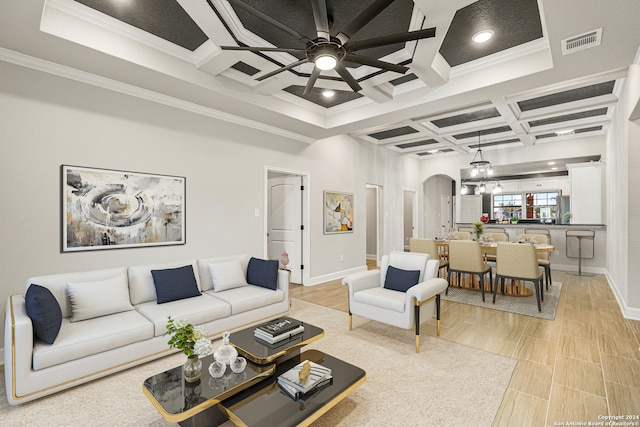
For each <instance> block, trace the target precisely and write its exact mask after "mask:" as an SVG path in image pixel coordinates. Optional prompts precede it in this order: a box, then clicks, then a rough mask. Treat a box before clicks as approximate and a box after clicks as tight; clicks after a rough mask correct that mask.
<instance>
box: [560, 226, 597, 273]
mask: <svg viewBox="0 0 640 427" xmlns="http://www.w3.org/2000/svg"><path fill="white" fill-rule="evenodd" d="M595 236H596V232H595V231H593V230H567V231H566V232H565V237H566V239H567V244H566V253H567V258H576V257H575V255H569V238H573V239H578V272H577V273H575V272H567V274H571V275H574V276H593V274H591V273H583V272H582V260H583V259H593V256H594V252H595V249H594V247H593V244H592V245H591V256H589V257H583V256H582V241H583V240H584V239H587V240H591V242H593V241H594V238H595Z"/></svg>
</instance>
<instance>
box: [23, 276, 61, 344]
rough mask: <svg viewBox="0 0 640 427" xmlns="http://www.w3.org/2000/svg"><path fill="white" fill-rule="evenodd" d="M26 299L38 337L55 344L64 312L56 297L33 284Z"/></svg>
mask: <svg viewBox="0 0 640 427" xmlns="http://www.w3.org/2000/svg"><path fill="white" fill-rule="evenodd" d="M24 298H25V305H26V308H27V314H28V315H29V317H30V318H31V323H32V324H33V331H34V333H35V335H36V337H38V338H40V339H41V340H42V341H44V342H46V343H47V344H53V342H54V341H55V339H56V337H57V336H58V332H60V326H61V325H62V310H60V304H58V301H57V300H56V297H54V296H53V294H52V293H51V291H50V290H49V289H47V288H45V287H44V286H40V285H36V284H33V283H32V284H31V285H30V286H29V288H28V289H27V293H26V294H25V297H24Z"/></svg>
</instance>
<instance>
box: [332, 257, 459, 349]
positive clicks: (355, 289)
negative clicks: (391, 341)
mask: <svg viewBox="0 0 640 427" xmlns="http://www.w3.org/2000/svg"><path fill="white" fill-rule="evenodd" d="M439 264H440V263H439V261H438V260H431V259H429V255H428V254H423V253H413V252H391V254H389V255H388V256H387V255H384V256H383V257H382V264H381V268H380V269H379V270H369V271H363V272H360V273H355V274H351V275H348V276H347V277H345V278H344V279H342V284H343V285H347V286H349V330H351V329H352V327H353V315H354V314H356V315H358V316H362V317H366V318H367V319H371V320H375V321H376V322H381V323H385V324H387V325H391V326H395V327H398V328H402V329H411V328H413V327H415V332H416V353H419V352H420V319H429V318H432V317H433V316H434V314H435V316H436V319H437V324H436V325H437V334H438V336H440V294H441V293H442V292H444V291H445V290H446V289H447V281H446V280H444V279H440V278H438V267H439ZM389 266H393V267H395V268H399V269H402V270H419V271H420V276H419V279H418V284H416V285H414V286H412V287H410V288H409V289H408V290H407V291H406V292H401V291H396V290H391V289H387V288H385V287H384V284H385V278H386V276H387V270H388V267H389Z"/></svg>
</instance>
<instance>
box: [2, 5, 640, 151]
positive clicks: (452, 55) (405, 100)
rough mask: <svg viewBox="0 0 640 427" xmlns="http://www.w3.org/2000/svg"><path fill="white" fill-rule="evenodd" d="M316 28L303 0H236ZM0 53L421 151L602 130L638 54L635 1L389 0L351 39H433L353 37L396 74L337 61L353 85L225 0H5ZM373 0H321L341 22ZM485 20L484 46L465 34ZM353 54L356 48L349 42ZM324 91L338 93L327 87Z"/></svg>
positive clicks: (292, 132)
mask: <svg viewBox="0 0 640 427" xmlns="http://www.w3.org/2000/svg"><path fill="white" fill-rule="evenodd" d="M241 1H242V2H244V3H245V4H247V5H249V6H250V7H251V8H253V9H255V10H258V11H260V12H262V13H264V14H265V15H267V16H268V17H270V18H273V19H275V20H277V21H278V22H279V23H280V24H282V26H284V27H286V29H291V30H292V31H293V32H298V33H301V34H303V35H305V36H307V37H309V38H315V37H316V29H315V25H314V12H313V9H312V2H311V1H310V0H309V1H307V0H241ZM0 2H1V3H2V10H3V14H2V15H1V16H0V46H1V48H0V59H2V60H6V61H10V62H14V63H18V64H21V65H26V66H30V67H33V68H38V69H42V70H45V71H47V72H52V73H56V74H59V75H63V76H65V77H69V78H75V79H78V80H81V81H84V82H87V83H90V84H96V85H101V86H105V87H108V88H111V89H114V90H118V91H122V92H126V93H130V94H132V95H134V96H140V97H145V98H148V99H152V100H154V101H157V102H163V103H166V104H170V105H174V106H176V107H178V108H184V109H187V110H190V111H194V112H197V113H199V114H204V115H208V116H212V117H216V118H221V119H223V120H229V121H232V122H236V123H241V124H243V125H247V126H253V127H256V128H259V129H263V130H266V131H268V132H273V133H276V134H279V135H282V136H285V137H287V138H291V139H296V140H300V141H304V142H307V143H313V142H315V141H317V140H319V139H323V138H327V137H331V136H335V135H341V134H348V135H351V136H352V137H354V138H357V139H360V140H363V141H368V142H370V143H372V144H377V145H382V146H385V147H387V148H388V149H390V150H393V151H396V152H399V153H403V154H405V155H408V156H412V157H415V158H418V159H425V158H434V156H450V155H460V154H464V155H467V154H468V153H469V152H471V151H473V150H475V148H477V147H478V144H479V143H481V144H482V148H483V150H497V149H501V148H503V147H519V146H530V145H534V144H540V143H550V144H551V143H553V142H555V141H559V140H565V139H571V138H576V136H577V135H581V136H584V135H598V134H604V133H606V132H607V129H608V126H609V122H610V119H611V115H612V112H613V109H614V108H615V106H616V104H617V102H618V94H619V87H620V84H621V79H622V78H624V76H625V75H626V68H627V67H628V66H629V65H630V64H632V63H634V62H637V57H636V55H637V51H638V46H639V45H640V26H639V25H637V17H638V16H640V2H638V1H637V0H619V1H616V2H615V3H609V2H602V1H601V0H562V1H558V0H517V1H515V0H478V1H473V0H448V1H441V0H396V1H393V2H391V4H390V5H389V6H388V7H385V8H384V9H383V10H382V12H380V13H379V14H377V15H376V16H375V17H373V18H372V19H370V20H369V21H368V23H367V24H366V25H364V26H363V27H362V29H361V30H360V31H358V32H357V33H356V34H354V35H352V40H354V41H360V40H366V39H371V38H376V37H380V36H386V35H389V34H396V33H404V32H407V31H415V30H420V29H425V28H432V27H435V29H436V30H435V37H432V38H425V39H422V40H419V41H409V42H406V43H395V44H391V45H388V46H380V47H374V48H370V49H364V50H362V52H361V54H362V56H367V57H370V58H374V59H379V60H382V61H385V62H388V63H393V64H400V65H404V66H406V67H408V69H409V70H408V71H407V72H406V73H404V74H403V73H399V72H395V71H386V70H384V69H380V68H376V67H375V66H371V65H360V64H356V63H346V64H345V65H346V67H347V70H348V72H349V74H350V75H351V76H352V77H353V78H354V79H355V81H357V83H358V84H359V85H360V86H361V87H362V90H360V91H358V92H354V91H353V90H352V89H351V88H350V87H349V85H347V83H345V82H344V81H343V79H342V78H341V76H340V75H339V74H337V73H336V72H335V71H323V72H322V73H321V74H320V76H319V78H318V80H317V82H316V84H315V86H314V87H313V89H312V90H311V91H310V92H309V93H308V94H306V95H305V94H303V92H304V89H305V85H306V84H307V81H308V79H309V76H310V75H311V73H312V71H313V63H310V62H307V63H303V64H301V65H299V66H295V67H291V68H290V69H287V70H286V71H282V72H280V73H277V74H275V75H273V76H271V77H268V78H264V79H261V77H262V76H264V75H266V74H267V73H271V72H273V71H275V70H278V69H279V68H281V67H287V66H289V65H291V64H293V63H295V62H297V61H299V60H300V59H304V54H300V53H299V52H293V53H288V52H280V51H268V52H264V51H262V52H249V51H237V50H225V49H223V47H225V46H254V47H278V48H301V47H302V48H304V45H305V44H304V43H302V42H300V41H299V40H297V39H295V37H292V35H291V34H289V33H288V32H287V31H284V30H283V29H282V28H277V27H276V26H275V25H273V24H272V23H269V22H267V21H266V20H265V19H261V18H260V17H256V15H255V14H254V13H250V12H248V11H247V10H246V8H242V7H238V5H237V2H234V1H231V2H229V1H228V0H30V1H28V2H26V1H23V2H16V1H10V0H0ZM373 2H374V0H326V9H327V11H328V22H329V31H330V34H331V36H336V34H338V33H339V32H340V31H341V30H342V29H343V28H344V27H345V26H346V25H347V24H348V23H349V22H350V21H351V20H353V19H354V18H355V17H356V16H357V15H358V14H359V13H360V12H361V11H362V10H364V9H366V8H367V7H368V6H369V5H370V4H371V3H373ZM480 30H491V31H493V38H492V39H490V40H489V41H488V42H486V43H484V44H478V43H474V42H473V41H471V38H472V36H473V35H474V34H476V33H477V32H479V31H480ZM358 53H359V54H360V52H358ZM325 89H331V90H333V92H334V96H333V97H331V98H327V97H325V96H324V95H323V91H324V90H325Z"/></svg>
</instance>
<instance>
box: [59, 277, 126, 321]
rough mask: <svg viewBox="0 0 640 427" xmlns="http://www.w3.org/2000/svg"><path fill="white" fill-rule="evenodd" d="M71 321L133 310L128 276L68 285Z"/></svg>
mask: <svg viewBox="0 0 640 427" xmlns="http://www.w3.org/2000/svg"><path fill="white" fill-rule="evenodd" d="M67 295H68V297H69V305H70V306H71V319H70V320H71V321H72V322H78V321H80V320H87V319H93V318H94V317H100V316H106V315H109V314H115V313H120V312H123V311H129V310H133V306H132V305H131V302H130V301H129V284H128V283H127V276H126V274H121V275H119V276H116V277H112V278H110V279H105V280H93V281H90V282H69V283H67Z"/></svg>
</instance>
